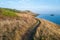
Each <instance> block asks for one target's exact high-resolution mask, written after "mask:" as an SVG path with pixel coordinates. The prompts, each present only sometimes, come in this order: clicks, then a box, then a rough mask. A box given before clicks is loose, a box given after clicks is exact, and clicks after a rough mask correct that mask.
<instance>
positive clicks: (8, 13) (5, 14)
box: [0, 8, 17, 17]
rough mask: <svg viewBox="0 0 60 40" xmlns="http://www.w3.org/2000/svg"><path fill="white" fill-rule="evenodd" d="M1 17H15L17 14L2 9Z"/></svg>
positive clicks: (10, 10) (0, 11)
mask: <svg viewBox="0 0 60 40" xmlns="http://www.w3.org/2000/svg"><path fill="white" fill-rule="evenodd" d="M0 16H7V17H15V16H17V15H16V12H15V11H14V10H12V9H8V8H0Z"/></svg>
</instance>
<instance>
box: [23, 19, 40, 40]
mask: <svg viewBox="0 0 60 40" xmlns="http://www.w3.org/2000/svg"><path fill="white" fill-rule="evenodd" d="M36 20H37V22H36V23H35V24H34V25H32V27H31V28H29V30H27V32H26V33H25V35H24V36H23V38H22V40H34V35H35V33H36V30H37V28H38V27H39V25H40V23H41V22H40V20H39V19H36Z"/></svg>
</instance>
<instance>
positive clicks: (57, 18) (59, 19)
mask: <svg viewBox="0 0 60 40" xmlns="http://www.w3.org/2000/svg"><path fill="white" fill-rule="evenodd" d="M37 17H38V18H43V19H46V20H49V21H51V22H53V23H56V24H58V25H60V14H54V16H51V14H40V15H38V16H37Z"/></svg>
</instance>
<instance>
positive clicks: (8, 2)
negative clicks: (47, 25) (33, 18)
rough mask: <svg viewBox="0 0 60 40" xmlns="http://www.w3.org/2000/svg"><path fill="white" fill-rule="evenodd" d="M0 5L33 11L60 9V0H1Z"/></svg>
mask: <svg viewBox="0 0 60 40" xmlns="http://www.w3.org/2000/svg"><path fill="white" fill-rule="evenodd" d="M0 7H5V8H14V9H19V10H32V11H36V10H37V11H56V10H60V0H0Z"/></svg>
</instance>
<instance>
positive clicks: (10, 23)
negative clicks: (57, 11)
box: [0, 8, 60, 40]
mask: <svg viewBox="0 0 60 40" xmlns="http://www.w3.org/2000/svg"><path fill="white" fill-rule="evenodd" d="M1 16H2V17H7V18H8V17H10V18H12V17H17V16H19V18H20V19H19V20H17V19H16V18H15V19H7V18H6V20H3V19H2V20H1ZM0 40H60V26H58V25H56V24H54V23H52V22H49V21H47V20H44V19H37V18H35V17H34V16H33V14H32V12H30V11H25V12H23V11H22V12H17V11H14V10H13V9H6V8H0Z"/></svg>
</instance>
